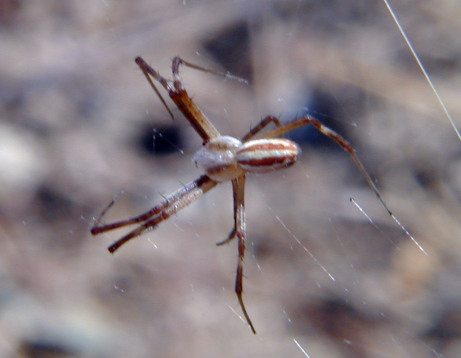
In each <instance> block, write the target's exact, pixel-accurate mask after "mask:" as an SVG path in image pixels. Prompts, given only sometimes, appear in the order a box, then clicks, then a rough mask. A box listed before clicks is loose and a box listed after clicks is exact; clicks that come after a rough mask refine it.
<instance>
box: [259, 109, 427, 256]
mask: <svg viewBox="0 0 461 358" xmlns="http://www.w3.org/2000/svg"><path fill="white" fill-rule="evenodd" d="M309 124H310V125H312V126H313V127H314V128H315V129H317V130H318V131H319V132H320V133H322V134H324V135H326V136H327V137H329V138H331V139H333V140H334V141H335V142H336V143H338V145H339V146H340V147H341V148H343V149H344V150H345V151H346V152H348V153H349V154H350V156H351V157H352V159H353V160H354V162H355V165H356V166H357V167H358V168H359V170H360V172H361V173H362V175H363V176H364V177H365V179H366V181H367V183H368V186H369V187H370V188H371V189H372V190H373V191H374V193H375V194H376V197H377V198H378V200H379V201H380V202H381V204H382V206H383V207H384V209H386V211H387V213H388V214H389V216H390V217H391V218H392V220H394V222H395V223H396V224H397V225H398V226H399V227H400V229H401V230H402V231H403V232H404V233H405V234H406V235H407V236H408V237H409V238H410V239H411V240H412V241H413V242H414V243H415V245H416V246H417V247H418V248H419V249H420V250H421V251H422V252H423V253H425V254H426V251H425V250H424V248H423V247H422V246H421V245H420V244H419V242H418V241H416V239H415V238H414V237H413V236H412V235H411V234H410V232H409V231H408V230H407V229H406V228H405V226H403V224H402V223H401V222H400V221H399V219H397V217H396V216H395V215H394V214H393V213H392V211H391V210H390V209H389V207H388V206H387V204H386V202H385V201H384V199H383V197H382V196H381V193H380V191H379V190H378V188H377V186H376V185H375V183H374V182H373V180H372V179H371V177H370V174H368V172H367V170H366V169H365V166H364V165H363V163H362V162H361V160H360V159H359V157H358V156H357V153H356V152H355V149H354V148H352V146H351V145H350V144H349V142H348V141H347V140H345V139H344V138H343V137H341V136H340V135H339V134H338V133H336V132H335V131H333V130H332V129H330V128H328V127H327V126H324V125H323V124H322V123H321V122H320V121H319V120H317V119H315V118H313V117H311V116H309V115H307V116H304V117H301V118H298V119H295V120H294V121H291V122H288V123H286V124H283V125H281V126H278V127H276V128H274V129H272V130H270V131H268V132H266V133H264V138H273V137H277V136H279V135H282V134H283V133H286V132H288V131H291V130H293V129H296V128H299V127H302V126H305V125H309ZM426 255H427V254H426Z"/></svg>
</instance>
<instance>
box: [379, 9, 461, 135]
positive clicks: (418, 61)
mask: <svg viewBox="0 0 461 358" xmlns="http://www.w3.org/2000/svg"><path fill="white" fill-rule="evenodd" d="M383 1H384V4H385V5H386V7H387V9H388V10H389V13H390V14H391V16H392V19H393V20H394V22H395V24H396V25H397V28H398V29H399V31H400V33H401V34H402V37H403V39H404V40H405V42H406V43H407V46H408V48H409V49H410V51H411V53H412V55H413V57H414V58H415V60H416V63H417V64H418V66H419V68H420V69H421V72H422V73H423V75H424V77H425V78H426V81H427V83H428V84H429V86H430V87H431V89H432V92H434V95H435V97H436V98H437V101H438V102H439V103H440V106H441V107H442V109H443V111H444V113H445V115H446V116H447V118H448V121H449V122H450V124H451V126H452V128H453V130H454V131H455V133H456V135H457V136H458V139H459V141H460V142H461V133H460V132H459V130H458V128H457V127H456V124H455V121H454V120H453V118H452V116H451V114H450V112H448V108H447V107H446V106H445V103H444V102H443V100H442V98H441V97H440V96H439V93H438V91H437V89H436V88H435V86H434V83H433V82H432V80H431V79H430V77H429V74H428V73H427V71H426V69H425V68H424V66H423V63H422V62H421V60H420V59H419V56H418V55H417V53H416V51H415V49H414V47H413V45H412V43H411V42H410V39H409V38H408V36H407V35H406V33H405V30H404V29H403V28H402V26H401V24H400V21H399V19H398V18H397V15H396V14H395V12H394V10H393V9H392V7H391V5H390V4H389V1H388V0H383Z"/></svg>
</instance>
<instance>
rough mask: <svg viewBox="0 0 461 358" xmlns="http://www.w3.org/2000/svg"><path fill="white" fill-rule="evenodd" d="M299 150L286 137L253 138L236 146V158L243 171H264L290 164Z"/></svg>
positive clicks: (294, 160)
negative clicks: (238, 146)
mask: <svg viewBox="0 0 461 358" xmlns="http://www.w3.org/2000/svg"><path fill="white" fill-rule="evenodd" d="M300 152H301V150H300V149H299V147H298V145H297V144H296V143H294V142H292V141H291V140H288V139H281V138H269V139H255V140H250V141H249V142H246V143H243V144H242V146H241V147H240V148H238V150H237V156H236V159H237V163H238V165H239V167H241V168H242V169H243V170H245V171H248V172H253V173H265V172H270V171H274V170H279V169H284V168H287V167H289V166H292V165H293V164H294V163H296V160H297V159H298V156H299V154H300Z"/></svg>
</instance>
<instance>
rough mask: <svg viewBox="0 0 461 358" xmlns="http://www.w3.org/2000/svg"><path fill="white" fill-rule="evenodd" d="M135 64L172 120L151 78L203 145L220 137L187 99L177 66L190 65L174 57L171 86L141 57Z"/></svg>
mask: <svg viewBox="0 0 461 358" xmlns="http://www.w3.org/2000/svg"><path fill="white" fill-rule="evenodd" d="M135 62H136V64H137V65H138V66H139V68H140V69H141V71H142V72H143V73H144V76H145V77H146V79H147V81H148V82H149V84H150V85H151V87H152V88H153V89H154V91H155V93H156V94H157V95H158V96H159V98H160V100H161V101H162V103H163V105H164V106H165V107H166V108H167V110H168V113H169V114H170V116H171V117H172V118H174V116H173V113H172V112H171V110H170V109H169V108H168V105H167V104H166V102H165V100H164V99H163V97H162V96H161V94H160V92H159V91H158V89H157V87H156V86H155V84H154V82H153V81H152V78H154V79H155V80H157V81H158V82H160V84H161V85H162V86H163V87H164V88H165V89H166V90H167V91H168V94H169V96H170V98H171V99H172V100H173V102H174V103H175V104H176V106H177V107H178V109H179V110H180V111H181V112H182V114H183V115H184V117H186V119H187V120H188V121H189V123H190V125H191V126H192V128H194V130H195V131H196V132H197V133H198V135H199V136H200V137H201V138H202V140H203V143H207V142H208V141H209V140H210V139H213V138H216V137H219V136H220V133H219V132H218V130H217V129H216V128H215V126H214V125H213V124H212V123H211V122H210V120H209V119H208V118H207V117H206V116H205V114H204V113H203V112H202V111H201V110H200V108H198V107H197V106H196V105H195V103H194V102H193V101H192V99H191V98H190V97H189V95H188V94H187V92H186V90H185V89H184V88H183V86H182V83H181V81H180V79H179V73H178V71H179V65H180V64H186V65H190V64H189V63H188V62H185V61H183V60H181V59H180V58H179V57H175V58H174V59H173V78H174V81H173V85H171V83H170V82H168V81H167V80H166V79H165V78H164V77H162V76H160V74H159V73H158V72H157V71H155V70H154V69H153V68H152V67H151V66H149V65H148V64H147V63H146V61H144V60H143V59H142V58H141V57H136V59H135ZM191 67H192V66H191ZM194 68H196V69H201V67H199V66H196V67H194ZM151 77H152V78H151Z"/></svg>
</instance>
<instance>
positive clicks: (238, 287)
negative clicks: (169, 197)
mask: <svg viewBox="0 0 461 358" xmlns="http://www.w3.org/2000/svg"><path fill="white" fill-rule="evenodd" d="M232 190H233V193H234V228H233V229H232V231H231V233H230V234H229V236H228V238H227V239H226V240H224V241H221V242H218V243H217V245H223V244H225V243H228V242H229V241H231V240H232V239H233V238H235V237H237V239H238V262H237V272H236V277H235V293H236V294H237V299H238V301H239V304H240V307H241V308H242V312H243V315H244V316H245V319H246V320H247V323H248V325H249V326H250V328H251V331H252V332H253V333H254V334H256V330H255V328H254V326H253V323H252V322H251V319H250V316H249V315H248V312H247V310H246V308H245V304H244V303H243V296H242V294H243V258H244V257H245V236H246V227H245V174H243V175H241V176H239V177H238V178H236V179H233V180H232Z"/></svg>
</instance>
